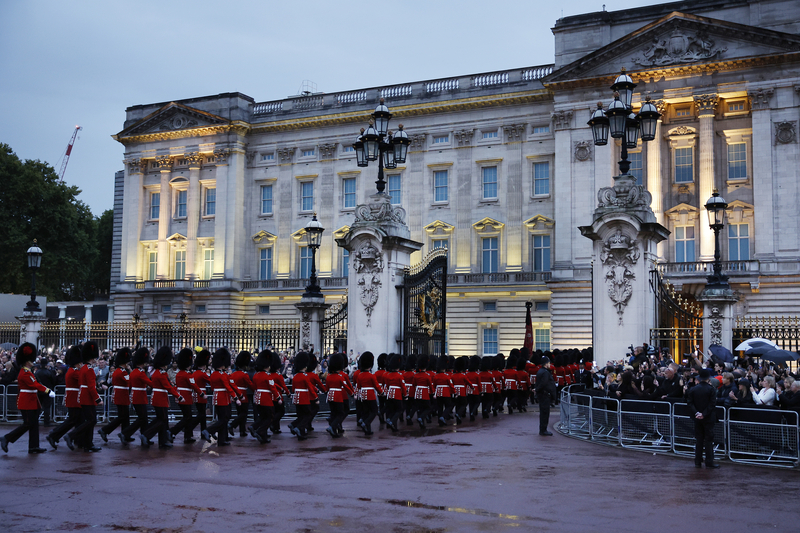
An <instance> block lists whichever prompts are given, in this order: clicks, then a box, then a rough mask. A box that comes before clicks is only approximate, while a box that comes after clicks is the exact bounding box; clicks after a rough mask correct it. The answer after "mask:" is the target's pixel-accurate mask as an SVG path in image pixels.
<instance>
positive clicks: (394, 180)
mask: <svg viewBox="0 0 800 533" xmlns="http://www.w3.org/2000/svg"><path fill="white" fill-rule="evenodd" d="M387 192H388V193H389V196H390V197H391V200H389V201H390V202H391V204H392V205H400V204H401V203H402V202H403V194H402V190H401V189H400V174H390V175H389V177H388V185H387Z"/></svg>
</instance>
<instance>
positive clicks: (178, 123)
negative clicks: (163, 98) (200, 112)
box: [158, 115, 198, 131]
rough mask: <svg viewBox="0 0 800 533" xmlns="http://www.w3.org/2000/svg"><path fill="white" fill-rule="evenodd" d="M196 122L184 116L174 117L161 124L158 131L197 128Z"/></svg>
mask: <svg viewBox="0 0 800 533" xmlns="http://www.w3.org/2000/svg"><path fill="white" fill-rule="evenodd" d="M197 124H198V122H197V121H196V120H195V119H193V118H190V117H187V116H184V115H175V116H173V117H170V118H168V119H167V120H165V121H164V122H162V123H161V124H160V125H159V126H158V129H159V130H160V131H174V130H182V129H186V128H193V127H195V126H197Z"/></svg>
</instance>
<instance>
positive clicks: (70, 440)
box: [64, 433, 75, 451]
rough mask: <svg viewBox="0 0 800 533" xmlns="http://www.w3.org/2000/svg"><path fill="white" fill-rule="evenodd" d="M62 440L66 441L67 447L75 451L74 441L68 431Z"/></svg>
mask: <svg viewBox="0 0 800 533" xmlns="http://www.w3.org/2000/svg"><path fill="white" fill-rule="evenodd" d="M64 442H66V443H67V448H69V449H70V450H72V451H75V443H73V442H72V437H71V436H70V434H69V433H67V434H66V435H64Z"/></svg>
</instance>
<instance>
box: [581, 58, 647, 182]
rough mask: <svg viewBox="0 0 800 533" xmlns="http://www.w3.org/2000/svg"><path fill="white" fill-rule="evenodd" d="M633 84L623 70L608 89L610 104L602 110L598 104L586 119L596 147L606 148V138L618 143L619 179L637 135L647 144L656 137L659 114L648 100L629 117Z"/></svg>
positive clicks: (628, 170) (626, 169) (601, 105)
mask: <svg viewBox="0 0 800 533" xmlns="http://www.w3.org/2000/svg"><path fill="white" fill-rule="evenodd" d="M634 88H636V84H635V83H633V80H632V79H631V77H630V76H628V75H627V74H625V69H622V72H621V73H620V75H619V76H617V79H616V80H614V84H613V85H612V86H611V90H612V91H614V100H613V101H612V102H611V104H610V105H609V106H608V109H606V110H604V109H603V104H602V102H598V104H597V109H595V111H594V113H592V117H591V119H589V122H588V124H589V126H591V128H592V137H593V138H594V144H595V145H596V146H605V145H606V144H608V135H609V133H610V134H611V137H612V138H614V139H621V143H620V144H621V145H622V152H621V154H620V155H621V157H620V161H619V170H620V173H621V174H622V175H628V173H629V172H630V169H631V162H630V161H629V160H628V150H629V149H634V148H636V144H637V141H638V139H639V136H640V134H641V138H642V141H644V142H649V141H652V140H653V139H655V137H656V126H657V124H658V118H659V117H660V116H661V113H659V112H658V109H656V106H655V105H653V103H651V102H650V97H649V96H648V97H647V99H646V100H645V103H644V104H642V108H641V109H640V110H639V113H638V114H636V115H634V114H633V107H632V106H631V101H632V99H633V89H634Z"/></svg>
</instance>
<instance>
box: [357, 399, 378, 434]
mask: <svg viewBox="0 0 800 533" xmlns="http://www.w3.org/2000/svg"><path fill="white" fill-rule="evenodd" d="M376 416H378V400H365V401H363V402H361V421H362V422H364V425H366V426H367V430H368V431H372V428H371V427H370V425H371V424H372V421H373V420H375V417H376Z"/></svg>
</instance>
